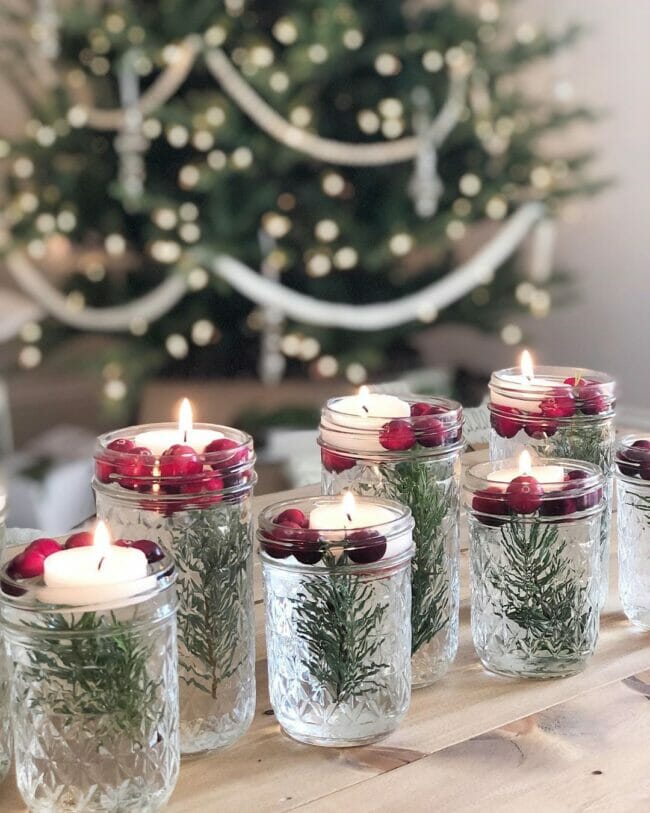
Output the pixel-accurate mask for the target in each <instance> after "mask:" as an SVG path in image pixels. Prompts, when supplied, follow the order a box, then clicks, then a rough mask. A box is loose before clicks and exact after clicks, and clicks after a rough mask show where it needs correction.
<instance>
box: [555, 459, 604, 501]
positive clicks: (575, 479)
mask: <svg viewBox="0 0 650 813" xmlns="http://www.w3.org/2000/svg"><path fill="white" fill-rule="evenodd" d="M566 476H567V479H568V481H569V482H568V484H567V485H566V486H565V487H564V491H565V492H569V493H571V492H572V491H576V490H578V489H580V488H582V487H583V485H582V483H583V481H584V480H587V479H588V478H589V477H590V475H589V474H588V472H586V471H584V470H583V469H571V471H569V472H567V475H566ZM602 497H603V492H602V489H600V488H594V489H592V490H591V491H587V492H586V493H584V494H576V495H575V496H574V497H573V500H574V501H575V506H576V510H577V511H586V510H587V509H588V508H594V507H595V506H597V505H598V503H599V502H600V501H601V499H602Z"/></svg>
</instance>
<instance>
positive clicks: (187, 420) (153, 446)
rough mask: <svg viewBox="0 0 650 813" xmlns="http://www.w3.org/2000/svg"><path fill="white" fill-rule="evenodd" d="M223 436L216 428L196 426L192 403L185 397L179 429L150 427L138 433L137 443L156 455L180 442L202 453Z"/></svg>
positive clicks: (181, 408) (181, 407)
mask: <svg viewBox="0 0 650 813" xmlns="http://www.w3.org/2000/svg"><path fill="white" fill-rule="evenodd" d="M222 437H223V434H222V433H221V432H218V431H216V430H215V429H201V428H194V420H193V415H192V404H191V403H190V401H189V400H188V399H187V398H183V400H182V402H181V406H180V410H179V415H178V428H177V429H175V428H174V429H172V428H169V429H150V430H147V431H146V432H140V434H139V435H136V438H135V445H136V446H144V447H145V448H147V449H149V450H150V451H151V453H152V454H154V455H156V456H158V455H161V454H162V453H163V452H164V451H165V450H166V449H169V448H171V447H172V446H175V445H176V444H178V443H181V444H183V445H186V446H191V447H192V448H193V449H194V450H195V451H196V452H199V453H201V452H203V450H204V449H205V447H206V446H207V445H208V444H209V443H211V442H212V441H213V440H216V439H217V438H222Z"/></svg>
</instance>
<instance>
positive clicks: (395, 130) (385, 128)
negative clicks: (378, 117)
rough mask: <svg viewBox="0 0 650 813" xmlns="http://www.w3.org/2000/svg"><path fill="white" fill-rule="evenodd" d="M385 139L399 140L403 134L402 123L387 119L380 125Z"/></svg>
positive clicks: (398, 120) (397, 120)
mask: <svg viewBox="0 0 650 813" xmlns="http://www.w3.org/2000/svg"><path fill="white" fill-rule="evenodd" d="M381 131H382V133H383V134H384V135H385V136H386V138H399V137H400V136H401V135H402V133H403V132H404V123H403V122H402V121H401V120H400V119H388V121H385V122H384V123H383V124H382V125H381Z"/></svg>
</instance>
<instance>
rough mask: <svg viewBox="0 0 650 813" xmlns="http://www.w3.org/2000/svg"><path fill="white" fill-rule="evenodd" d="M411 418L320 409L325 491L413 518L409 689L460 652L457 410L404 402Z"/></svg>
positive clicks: (341, 406) (333, 406) (332, 405)
mask: <svg viewBox="0 0 650 813" xmlns="http://www.w3.org/2000/svg"><path fill="white" fill-rule="evenodd" d="M400 400H401V401H405V402H406V404H407V410H406V411H407V412H408V413H409V415H408V417H405V418H401V419H390V418H388V417H381V416H372V417H368V418H366V417H363V416H361V417H359V416H354V415H350V414H348V412H346V411H345V409H346V406H345V405H346V399H345V398H334V399H332V400H330V401H328V402H327V404H326V406H325V407H324V408H323V411H322V415H321V423H320V437H319V443H320V446H321V461H322V468H321V472H322V479H321V485H322V491H323V493H324V494H339V493H341V492H342V491H345V490H349V491H352V492H353V493H355V494H359V495H361V496H372V497H382V498H387V499H393V500H397V501H398V502H401V503H402V504H403V505H405V506H407V507H408V508H409V509H410V511H411V514H412V516H413V520H414V522H415V528H414V531H413V538H414V542H415V553H414V556H413V560H412V565H411V569H412V573H411V577H412V605H411V623H412V635H413V637H412V644H411V646H412V657H413V663H412V678H413V686H414V687H416V688H417V687H421V686H428V685H429V684H431V683H433V682H434V681H435V680H437V679H438V678H440V677H442V675H444V674H445V673H446V672H447V670H448V669H449V666H450V664H451V662H452V661H453V659H454V657H455V656H456V652H457V649H458V609H459V579H458V572H459V564H458V562H459V537H458V528H459V517H460V496H459V495H460V455H461V452H462V450H463V440H462V425H463V414H462V407H461V406H460V404H458V403H456V402H455V401H450V400H448V399H444V398H423V397H421V396H417V397H410V398H401V399H400Z"/></svg>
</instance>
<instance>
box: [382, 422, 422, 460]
mask: <svg viewBox="0 0 650 813" xmlns="http://www.w3.org/2000/svg"><path fill="white" fill-rule="evenodd" d="M415 440H416V438H415V430H414V429H413V427H412V426H411V424H410V423H409V422H408V421H403V420H400V419H399V418H396V419H395V420H394V421H389V422H388V423H386V424H384V425H383V427H382V429H381V432H380V433H379V442H380V443H381V445H382V446H383V447H384V449H388V450H389V451H391V452H405V451H406V450H407V449H411V448H412V447H413V446H415Z"/></svg>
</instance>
